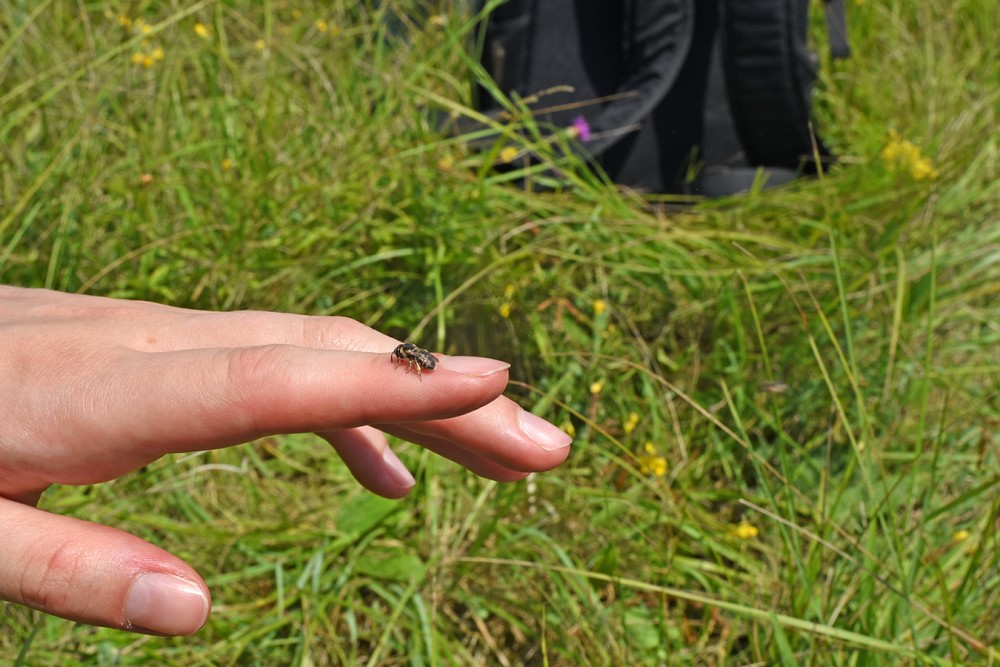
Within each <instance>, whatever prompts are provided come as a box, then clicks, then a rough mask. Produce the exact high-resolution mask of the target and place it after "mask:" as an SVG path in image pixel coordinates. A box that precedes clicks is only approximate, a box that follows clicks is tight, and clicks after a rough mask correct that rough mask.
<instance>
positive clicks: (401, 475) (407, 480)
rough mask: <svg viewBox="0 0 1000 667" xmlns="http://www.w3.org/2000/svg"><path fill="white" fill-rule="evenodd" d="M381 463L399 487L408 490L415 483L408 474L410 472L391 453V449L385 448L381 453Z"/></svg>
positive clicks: (392, 452) (394, 453)
mask: <svg viewBox="0 0 1000 667" xmlns="http://www.w3.org/2000/svg"><path fill="white" fill-rule="evenodd" d="M382 462H383V463H385V465H386V467H388V468H389V471H390V472H391V473H392V476H393V477H394V478H395V479H396V482H397V483H398V484H399V485H400V486H405V487H406V488H410V487H412V486H413V485H414V484H416V483H417V480H415V479H413V475H411V474H410V471H409V470H407V469H406V466H405V465H403V462H402V461H400V460H399V458H398V457H397V456H396V452H394V451H392V449H391V448H389V447H386V448H385V451H384V452H382Z"/></svg>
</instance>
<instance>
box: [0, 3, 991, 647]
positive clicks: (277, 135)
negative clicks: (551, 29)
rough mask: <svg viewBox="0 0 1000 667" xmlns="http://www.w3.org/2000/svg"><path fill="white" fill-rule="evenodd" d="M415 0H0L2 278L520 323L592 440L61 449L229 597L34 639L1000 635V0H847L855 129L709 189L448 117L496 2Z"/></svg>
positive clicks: (256, 642) (32, 628)
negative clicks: (471, 464)
mask: <svg viewBox="0 0 1000 667" xmlns="http://www.w3.org/2000/svg"><path fill="white" fill-rule="evenodd" d="M407 4H412V3H406V2H402V1H401V2H396V3H383V4H382V6H381V8H380V9H375V8H372V7H370V6H369V4H368V3H347V2H341V1H337V2H333V3H324V2H291V1H289V2H275V1H267V0H265V1H264V2H254V3H250V2H217V1H212V0H203V1H202V2H184V3H182V2H178V1H176V0H175V1H174V2H167V1H163V2H153V1H135V2H111V1H107V2H102V1H95V2H70V1H68V0H40V1H39V2H35V3H27V2H22V1H18V0H0V281H2V282H4V283H10V284H17V285H29V286H46V287H51V288H56V289H62V290H68V291H79V292H86V293H93V294H104V295H113V296H121V297H132V298H142V299H149V300H155V301H161V302H167V303H171V304H177V305H184V306H191V307H200V308H209V309H242V308H268V309H286V310H292V311H296V312H303V313H310V314H331V315H332V314H338V315H346V316H350V317H354V318H357V319H359V320H361V321H363V322H365V323H366V324H369V325H371V326H373V327H376V328H378V329H381V330H383V331H386V332H388V333H390V334H393V335H395V336H397V337H400V338H407V339H411V340H416V341H418V342H420V343H421V344H422V345H423V346H425V347H429V348H432V349H437V350H441V351H444V352H449V353H466V354H476V353H479V354H488V355H490V356H495V357H499V358H505V359H508V360H511V361H512V362H513V363H514V367H513V369H512V378H514V382H512V385H511V387H510V395H511V396H512V397H514V398H516V399H517V400H519V401H520V402H521V403H522V404H523V405H524V406H526V407H528V408H529V409H531V410H533V411H534V412H536V413H538V414H540V415H542V416H544V417H546V418H548V419H550V420H552V421H554V422H555V423H557V424H560V425H562V426H563V428H565V429H566V430H569V431H572V432H573V433H574V434H575V437H576V442H575V446H574V449H573V453H572V455H571V457H570V459H569V460H568V462H567V463H566V464H565V465H564V466H563V467H562V468H560V469H558V470H556V471H553V472H551V473H547V474H543V475H538V476H536V477H534V478H532V479H531V480H530V482H527V483H518V484H512V485H499V484H495V483H491V482H487V481H484V480H480V479H478V478H474V477H473V476H472V475H470V474H468V473H466V472H465V471H463V470H461V469H458V468H457V466H455V465H452V464H449V463H447V462H443V461H441V460H439V459H437V458H435V457H434V456H431V455H429V454H427V453H425V452H424V451H422V450H421V449H419V448H417V447H415V446H407V445H400V447H399V450H400V452H401V457H402V458H403V460H404V461H405V462H406V463H407V464H408V465H409V466H410V467H411V469H412V470H414V471H415V474H416V476H417V479H418V484H417V487H416V488H415V489H414V491H413V493H412V494H411V496H410V497H409V498H407V499H406V500H403V501H400V502H391V501H386V500H382V499H379V498H376V497H373V496H372V495H370V494H368V493H366V492H365V491H363V490H362V489H360V487H358V486H357V485H356V484H355V483H354V482H353V481H352V480H351V479H350V477H349V475H348V474H347V472H346V470H345V469H344V468H343V466H342V465H341V464H340V463H339V461H338V460H337V459H336V457H335V456H334V455H333V453H332V452H331V451H330V450H329V449H328V447H327V446H325V445H324V444H323V443H321V442H320V441H318V439H316V438H313V437H310V436H307V435H297V436H289V437H282V438H269V439H266V440H261V441H257V442H254V443H250V444H248V445H244V446H242V447H236V448H233V449H229V450H226V451H219V452H203V453H196V454H192V455H187V456H176V457H169V458H166V459H163V460H161V461H159V462H157V463H156V464H154V465H151V466H149V467H147V468H145V469H143V470H141V471H138V472H136V473H135V474H131V475H129V476H127V477H125V478H123V479H120V480H118V481H116V482H113V483H108V484H102V485H99V486H94V487H61V488H55V489H52V490H51V491H49V492H48V493H47V494H46V496H45V497H44V498H43V500H42V506H43V507H44V508H46V509H49V510H51V511H55V512H62V513H67V514H71V515H74V516H77V517H81V518H85V519H89V520H92V521H98V522H102V523H108V524H111V525H115V526H118V527H121V528H123V529H125V530H129V531H132V532H134V533H136V534H138V535H140V536H142V537H144V538H146V539H148V540H151V541H152V542H154V543H156V544H159V545H162V546H164V547H165V548H168V549H170V550H172V551H174V552H175V553H177V554H178V555H180V556H182V557H183V558H185V559H187V560H188V561H189V562H190V563H192V564H193V565H194V566H195V567H196V568H197V569H198V570H199V571H200V572H201V573H202V574H203V575H204V576H205V578H206V580H207V581H208V583H209V586H210V587H211V589H212V591H213V595H214V604H215V606H214V612H213V614H212V617H211V620H210V621H209V623H208V625H207V626H206V627H205V628H204V629H203V630H202V631H201V632H200V633H198V634H197V635H196V636H194V637H192V638H186V639H169V638H155V637H147V636H138V635H132V634H127V633H123V632H117V631H113V630H108V629H101V628H93V627H89V626H84V625H77V624H74V623H70V622H68V621H63V620H60V619H55V618H50V617H45V616H43V615H41V614H39V613H36V612H33V611H30V610H27V609H24V608H21V607H14V606H11V605H4V606H2V608H0V656H2V658H0V661H3V662H4V664H10V663H8V662H6V661H7V660H9V661H10V662H11V663H13V664H16V665H75V664H118V665H133V664H168V665H185V666H193V665H230V664H231V665H290V664H293V665H339V664H365V665H401V664H412V665H479V664H482V665H504V666H506V665H658V664H692V665H705V664H710V665H743V664H760V665H763V664H783V665H794V664H807V665H881V664H894V665H923V664H933V665H945V664H963V665H964V664H997V662H998V658H1000V548H998V546H1000V537H998V534H997V529H998V511H1000V493H998V488H1000V439H998V436H997V432H998V430H1000V395H998V386H1000V345H998V342H1000V317H998V314H1000V311H998V306H997V303H998V302H1000V225H998V224H997V223H998V215H1000V131H998V129H997V128H998V127H1000V119H998V105H1000V73H998V68H997V64H996V63H997V62H998V61H1000V53H998V52H997V48H998V47H997V44H998V40H997V39H996V36H997V29H998V27H1000V16H998V15H997V12H996V7H995V3H994V0H955V2H950V3H922V2H909V1H904V0H886V1H884V2H874V1H872V0H865V1H863V2H862V1H861V0H857V1H856V2H851V3H849V11H850V20H851V29H852V39H853V45H854V48H855V57H854V58H853V59H851V60H848V61H844V62H838V63H833V64H830V63H827V64H826V66H825V67H824V70H823V71H824V74H823V76H822V80H821V82H820V87H819V91H818V93H817V104H818V107H819V110H818V113H819V121H820V127H821V128H822V131H823V132H824V135H825V137H826V138H827V139H828V140H829V143H830V144H832V146H833V147H834V149H835V150H836V152H837V153H839V154H840V155H841V156H842V158H843V159H842V160H841V162H840V163H839V164H838V165H837V166H836V167H835V168H833V169H832V170H830V172H829V173H827V174H825V175H824V176H823V177H822V178H820V179H815V180H811V181H802V182H798V183H796V184H794V185H792V186H790V187H786V188H783V189H781V190H776V191H767V192H758V193H754V194H751V195H748V196H746V197H742V198H739V199H734V200H729V201H721V202H704V203H699V204H697V205H695V206H690V207H684V208H676V209H674V208H671V207H667V208H664V207H662V206H651V205H649V202H647V201H644V200H642V199H640V198H638V197H636V196H634V195H630V194H628V193H620V192H617V191H616V190H615V188H613V187H611V186H608V185H607V184H605V183H603V182H602V181H601V179H600V178H597V177H594V176H592V175H590V174H588V173H587V171H586V169H584V168H582V167H581V165H579V164H574V163H572V162H567V161H564V162H563V163H561V164H559V165H558V166H559V167H560V169H561V170H562V172H563V173H564V174H565V181H564V182H563V183H562V185H560V186H559V187H557V188H556V189H555V190H552V189H547V190H546V191H545V192H539V191H538V190H540V189H541V188H529V189H527V190H525V189H522V188H520V187H518V186H517V184H516V183H512V181H516V182H518V183H519V182H521V181H523V180H524V178H525V177H527V178H528V180H529V181H530V182H531V184H532V185H533V184H534V183H535V182H536V181H537V179H538V178H543V176H544V175H543V174H535V173H528V174H524V173H518V172H516V171H515V172H513V173H511V172H510V171H507V172H503V171H498V170H496V169H494V166H495V165H496V162H498V161H499V160H501V159H502V156H501V152H502V151H501V146H502V145H504V144H505V143H508V144H509V143H510V142H511V141H514V140H516V137H517V136H519V135H518V133H517V132H516V128H515V127H514V124H511V125H510V126H504V127H497V128H495V129H494V130H493V132H494V134H495V136H497V137H498V140H497V142H496V144H495V148H494V149H493V150H489V151H486V152H483V153H473V152H471V151H469V150H467V148H466V147H465V143H464V141H463V140H458V139H454V138H447V137H442V136H440V135H439V134H437V133H436V132H435V130H434V128H433V127H432V126H431V123H430V122H429V118H430V117H431V116H432V114H431V113H430V110H436V111H445V112H452V113H467V110H466V109H465V105H467V104H468V99H469V97H468V95H469V91H468V88H469V87H468V81H469V80H470V76H474V74H473V73H472V69H473V67H472V63H470V62H469V60H468V58H467V57H465V56H464V55H463V53H464V51H463V45H464V44H465V43H466V37H467V35H468V34H469V30H470V29H471V27H470V26H471V24H470V22H469V21H468V20H467V19H466V18H463V17H462V15H461V14H460V13H457V12H442V13H440V14H437V15H435V16H433V17H431V18H430V19H429V20H427V21H425V22H422V23H421V24H420V25H416V24H414V25H406V23H405V22H403V23H399V22H396V23H395V24H394V25H395V28H394V29H393V30H394V33H395V34H394V35H390V34H388V33H389V31H388V29H387V28H386V26H387V25H393V22H390V21H387V20H386V13H387V12H388V11H389V10H392V9H397V10H406V9H407V7H406V6H401V5H407ZM403 34H405V36H406V38H405V39H401V38H400V35H403ZM529 134H530V133H529ZM529 141H530V140H529ZM535 148H536V149H537V148H539V147H537V146H535Z"/></svg>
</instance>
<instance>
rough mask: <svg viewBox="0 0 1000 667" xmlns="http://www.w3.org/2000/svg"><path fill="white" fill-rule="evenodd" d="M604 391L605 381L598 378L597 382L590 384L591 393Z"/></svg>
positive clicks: (595, 393)
mask: <svg viewBox="0 0 1000 667" xmlns="http://www.w3.org/2000/svg"><path fill="white" fill-rule="evenodd" d="M602 391H604V383H603V382H601V381H600V380H598V381H597V382H592V383H591V384H590V393H591V394H594V395H597V394H600V393H601V392H602Z"/></svg>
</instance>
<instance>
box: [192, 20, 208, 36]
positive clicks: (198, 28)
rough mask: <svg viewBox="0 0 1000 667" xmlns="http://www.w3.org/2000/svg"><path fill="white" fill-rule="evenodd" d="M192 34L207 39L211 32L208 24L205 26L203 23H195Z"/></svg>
mask: <svg viewBox="0 0 1000 667" xmlns="http://www.w3.org/2000/svg"><path fill="white" fill-rule="evenodd" d="M194 34H196V35H198V36H199V37H201V38H202V39H208V38H209V36H210V35H211V34H212V33H211V31H209V29H208V26H206V25H205V24H204V23H195V24H194Z"/></svg>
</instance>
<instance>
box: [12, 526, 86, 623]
mask: <svg viewBox="0 0 1000 667" xmlns="http://www.w3.org/2000/svg"><path fill="white" fill-rule="evenodd" d="M48 546H49V548H48V550H47V551H46V552H45V553H39V551H41V550H40V549H36V550H34V551H35V552H36V553H29V554H28V565H27V566H26V567H25V568H24V570H23V573H22V577H21V591H20V592H21V599H22V600H23V601H24V603H25V604H27V605H28V606H30V607H34V608H36V609H42V610H45V611H54V612H58V611H60V610H65V609H66V607H67V604H68V602H69V600H70V596H71V592H72V591H73V590H74V584H75V582H76V580H77V579H78V578H79V573H80V571H81V568H83V567H84V561H85V558H86V555H85V554H84V553H83V552H82V551H81V549H80V548H79V547H77V546H75V545H73V544H72V543H70V542H62V543H60V544H59V545H58V546H56V547H55V548H54V549H52V548H51V545H48Z"/></svg>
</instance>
